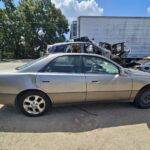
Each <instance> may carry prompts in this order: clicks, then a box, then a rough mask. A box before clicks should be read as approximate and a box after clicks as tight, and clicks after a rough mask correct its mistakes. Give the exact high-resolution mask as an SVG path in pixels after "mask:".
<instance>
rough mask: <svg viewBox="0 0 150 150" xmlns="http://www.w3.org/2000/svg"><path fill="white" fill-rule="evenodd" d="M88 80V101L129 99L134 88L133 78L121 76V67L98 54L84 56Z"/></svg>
mask: <svg viewBox="0 0 150 150" xmlns="http://www.w3.org/2000/svg"><path fill="white" fill-rule="evenodd" d="M83 63H84V72H85V77H86V82H87V97H86V100H87V101H101V100H127V99H129V97H130V94H131V90H132V80H131V78H130V77H128V76H121V75H120V74H119V68H118V67H117V66H116V65H114V64H113V63H112V62H109V61H108V60H106V59H104V58H101V57H97V56H83Z"/></svg>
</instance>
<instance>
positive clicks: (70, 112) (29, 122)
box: [0, 103, 150, 133]
mask: <svg viewBox="0 0 150 150" xmlns="http://www.w3.org/2000/svg"><path fill="white" fill-rule="evenodd" d="M141 123H146V124H147V126H148V127H150V109H139V108H136V107H134V106H133V105H132V104H130V103H95V104H87V105H72V106H65V107H55V108H53V109H52V111H50V112H49V113H48V114H46V115H45V116H41V117H36V118H35V117H34V118H33V117H26V116H24V115H23V114H21V113H19V112H17V111H16V110H15V108H14V107H12V106H3V107H2V108H0V132H25V133H26V132H27V133H30V132H31V133H33V132H35V133H45V132H74V133H76V132H85V131H91V130H94V129H99V128H109V127H118V126H125V125H135V124H141Z"/></svg>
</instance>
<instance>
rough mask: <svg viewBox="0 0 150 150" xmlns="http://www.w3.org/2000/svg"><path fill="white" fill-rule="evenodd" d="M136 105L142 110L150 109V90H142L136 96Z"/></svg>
mask: <svg viewBox="0 0 150 150" xmlns="http://www.w3.org/2000/svg"><path fill="white" fill-rule="evenodd" d="M134 104H135V105H136V106H138V107H140V108H144V109H147V108H150V88H144V89H142V90H141V91H140V92H139V93H138V94H137V96H136V98H135V100H134Z"/></svg>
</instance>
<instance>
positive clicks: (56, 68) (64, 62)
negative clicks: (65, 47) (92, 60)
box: [45, 56, 82, 73]
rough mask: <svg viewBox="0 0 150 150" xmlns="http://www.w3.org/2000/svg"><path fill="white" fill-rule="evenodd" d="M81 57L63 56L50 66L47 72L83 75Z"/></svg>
mask: <svg viewBox="0 0 150 150" xmlns="http://www.w3.org/2000/svg"><path fill="white" fill-rule="evenodd" d="M81 68H82V67H81V58H80V56H61V57H58V58H56V59H54V60H53V61H52V62H50V63H49V64H48V66H47V67H46V69H45V72H58V73H81Z"/></svg>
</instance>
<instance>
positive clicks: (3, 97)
mask: <svg viewBox="0 0 150 150" xmlns="http://www.w3.org/2000/svg"><path fill="white" fill-rule="evenodd" d="M15 98H16V94H1V93H0V104H8V105H11V104H14V102H15Z"/></svg>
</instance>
